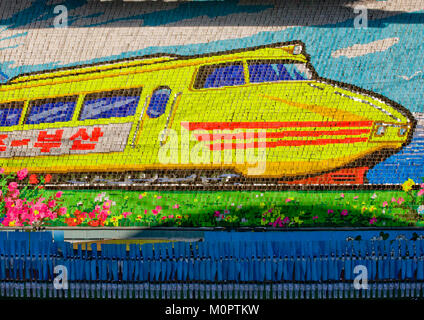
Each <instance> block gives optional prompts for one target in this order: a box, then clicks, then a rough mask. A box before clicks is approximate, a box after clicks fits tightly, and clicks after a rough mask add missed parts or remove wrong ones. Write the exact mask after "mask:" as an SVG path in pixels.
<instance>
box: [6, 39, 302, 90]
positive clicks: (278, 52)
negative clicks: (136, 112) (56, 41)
mask: <svg viewBox="0 0 424 320" xmlns="http://www.w3.org/2000/svg"><path fill="white" fill-rule="evenodd" d="M299 48H300V50H299ZM296 50H297V52H296ZM225 56H228V59H237V58H252V59H254V58H280V59H281V58H294V57H295V58H296V59H298V60H304V61H306V60H308V56H307V55H306V54H305V53H304V45H303V43H301V42H299V41H295V42H288V43H276V44H272V45H266V46H259V47H252V48H245V49H240V50H230V51H221V52H214V53H207V54H202V55H191V56H190V55H189V56H181V55H170V54H155V55H149V56H141V57H136V58H131V59H124V60H117V61H112V62H102V63H96V64H89V65H82V66H76V67H64V68H60V69H56V70H54V71H50V70H47V71H42V72H34V73H28V74H23V75H20V76H17V77H15V78H12V79H10V80H9V81H8V82H7V83H6V85H14V84H20V83H28V82H31V81H37V80H41V81H42V80H47V79H54V78H62V77H68V76H77V75H84V74H93V73H98V72H102V71H113V70H117V71H118V72H119V70H122V69H126V68H132V67H141V66H148V65H153V64H161V63H165V62H172V61H181V60H197V62H196V64H201V63H208V62H213V61H214V60H215V59H219V60H222V59H223V58H225ZM205 58H207V59H205Z"/></svg>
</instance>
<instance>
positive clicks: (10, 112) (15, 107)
mask: <svg viewBox="0 0 424 320" xmlns="http://www.w3.org/2000/svg"><path fill="white" fill-rule="evenodd" d="M23 109H24V103H23V102H12V103H2V104H0V127H10V126H16V125H18V124H19V119H20V118H21V114H22V110H23Z"/></svg>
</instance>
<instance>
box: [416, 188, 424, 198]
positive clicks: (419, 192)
mask: <svg viewBox="0 0 424 320" xmlns="http://www.w3.org/2000/svg"><path fill="white" fill-rule="evenodd" d="M423 194H424V189H421V190H420V191H418V193H417V196H419V197H420V196H422V195H423Z"/></svg>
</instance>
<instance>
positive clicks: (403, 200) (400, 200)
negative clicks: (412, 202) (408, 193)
mask: <svg viewBox="0 0 424 320" xmlns="http://www.w3.org/2000/svg"><path fill="white" fill-rule="evenodd" d="M404 202H405V199H404V198H402V197H399V199H397V203H398V204H402V203H404Z"/></svg>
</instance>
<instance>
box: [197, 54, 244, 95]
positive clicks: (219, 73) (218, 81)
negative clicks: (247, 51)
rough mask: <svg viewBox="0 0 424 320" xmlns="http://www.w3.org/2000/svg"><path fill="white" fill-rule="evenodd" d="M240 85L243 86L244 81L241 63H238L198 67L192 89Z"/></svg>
mask: <svg viewBox="0 0 424 320" xmlns="http://www.w3.org/2000/svg"><path fill="white" fill-rule="evenodd" d="M242 84H245V79H244V70H243V63H242V62H241V61H240V62H231V63H221V64H217V65H207V66H202V67H200V68H199V72H198V73H197V77H196V81H195V82H194V86H193V87H194V88H195V89H204V88H219V87H226V86H238V85H242Z"/></svg>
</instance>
